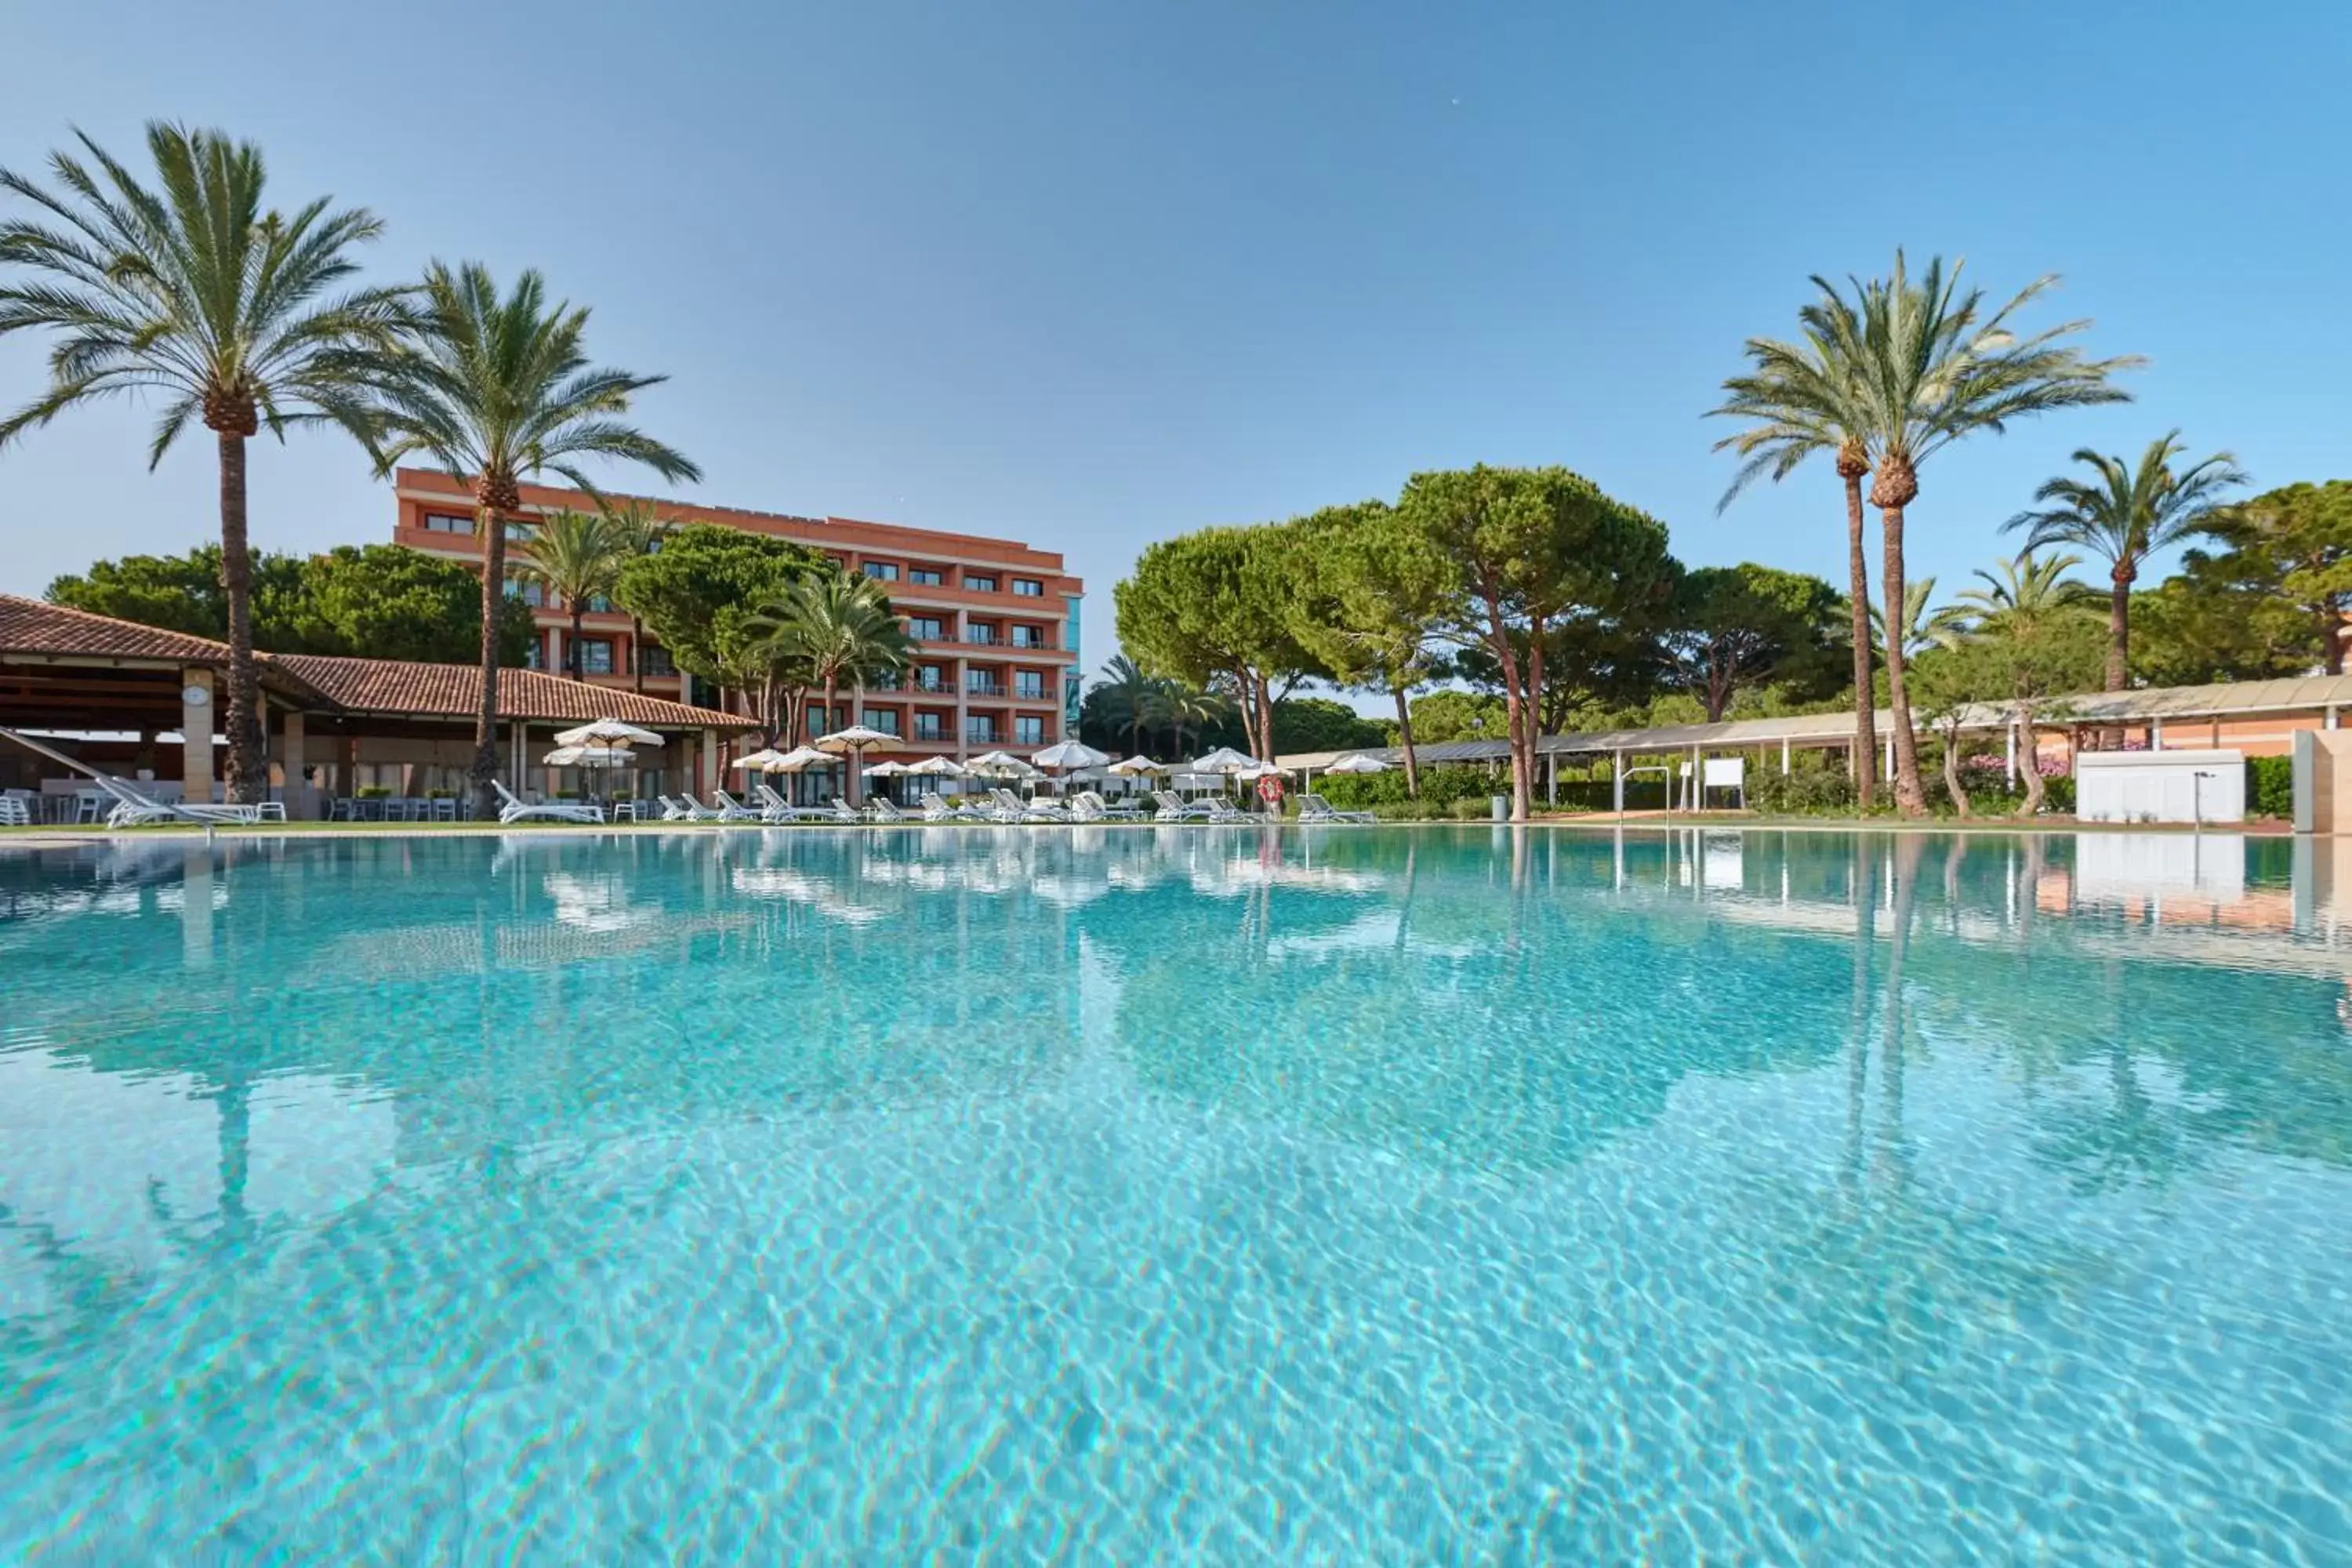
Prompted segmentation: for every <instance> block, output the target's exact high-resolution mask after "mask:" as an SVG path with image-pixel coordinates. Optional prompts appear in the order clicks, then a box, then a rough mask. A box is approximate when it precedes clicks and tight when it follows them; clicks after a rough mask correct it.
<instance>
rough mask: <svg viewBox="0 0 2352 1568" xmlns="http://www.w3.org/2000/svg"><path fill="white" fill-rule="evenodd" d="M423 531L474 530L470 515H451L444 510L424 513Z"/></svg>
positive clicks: (449, 531)
mask: <svg viewBox="0 0 2352 1568" xmlns="http://www.w3.org/2000/svg"><path fill="white" fill-rule="evenodd" d="M473 531H474V520H473V519H472V518H470V517H451V516H450V515H449V514H448V513H446V512H439V511H434V512H427V513H425V532H427V533H471V532H473Z"/></svg>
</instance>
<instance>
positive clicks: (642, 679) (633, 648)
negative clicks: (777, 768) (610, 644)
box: [629, 616, 775, 745]
mask: <svg viewBox="0 0 2352 1568" xmlns="http://www.w3.org/2000/svg"><path fill="white" fill-rule="evenodd" d="M629 663H630V664H632V665H633V666H635V668H636V672H637V695H638V696H640V697H643V696H644V695H645V694H646V622H645V617H644V616H630V617H629ZM768 744H770V745H774V744H775V742H773V741H770V742H768Z"/></svg>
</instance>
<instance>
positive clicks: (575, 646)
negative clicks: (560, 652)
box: [515, 511, 624, 680]
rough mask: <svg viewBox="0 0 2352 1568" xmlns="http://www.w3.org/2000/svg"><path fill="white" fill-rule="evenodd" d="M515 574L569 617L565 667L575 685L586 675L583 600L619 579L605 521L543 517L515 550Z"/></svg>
mask: <svg viewBox="0 0 2352 1568" xmlns="http://www.w3.org/2000/svg"><path fill="white" fill-rule="evenodd" d="M515 554H516V555H517V556H518V557H519V558H520V565H519V566H518V567H517V569H516V575H517V576H519V577H521V578H524V579H526V580H527V581H530V582H534V583H537V584H540V585H541V587H543V588H545V589H546V590H547V591H548V593H549V594H551V595H554V596H555V597H556V598H559V599H561V600H562V602H563V605H564V607H565V608H567V609H569V610H570V611H571V612H572V641H571V644H570V646H569V647H567V648H566V649H565V655H566V658H565V665H564V668H567V669H569V670H570V671H571V672H572V679H574V680H584V679H587V672H586V671H585V670H584V669H583V668H581V663H580V619H581V617H582V616H584V615H585V614H587V611H588V601H589V600H591V599H594V598H599V597H602V596H604V595H609V594H611V593H612V591H613V584H614V583H615V582H616V581H617V580H618V579H619V577H620V575H621V563H622V561H623V559H624V557H623V556H622V554H621V550H620V544H619V542H618V541H617V540H615V539H614V537H613V531H612V529H611V528H610V527H609V526H608V525H607V524H606V523H605V521H604V518H602V517H600V516H597V515H595V514H593V513H590V512H584V511H559V512H556V513H554V514H553V515H552V516H550V517H546V518H542V519H541V520H540V521H539V523H538V524H537V525H536V526H535V527H534V528H533V529H532V530H531V535H530V538H529V539H527V540H525V541H523V542H522V543H521V544H520V546H519V547H518V548H517V550H516V551H515Z"/></svg>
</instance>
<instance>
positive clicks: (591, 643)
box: [580, 637, 613, 675]
mask: <svg viewBox="0 0 2352 1568" xmlns="http://www.w3.org/2000/svg"><path fill="white" fill-rule="evenodd" d="M580 673H581V674H583V675H610V674H612V673H613V639H612V638H611V637H582V638H581V639H580Z"/></svg>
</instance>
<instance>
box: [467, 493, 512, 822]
mask: <svg viewBox="0 0 2352 1568" xmlns="http://www.w3.org/2000/svg"><path fill="white" fill-rule="evenodd" d="M474 526H475V527H476V528H477V529H478V530H480V531H481V535H482V705H481V707H480V709H479V710H478V711H477V712H476V714H475V716H474V766H473V772H472V783H473V785H474V816H475V818H476V819H477V820H478V821H485V822H487V821H489V820H491V819H493V818H495V817H496V816H498V814H499V797H498V795H497V792H496V791H494V790H493V789H492V788H491V787H490V786H491V783H492V781H493V780H495V779H496V778H497V777H498V776H499V616H502V615H504V614H505V613H506V605H507V525H506V522H505V520H504V519H502V518H500V517H499V514H498V512H497V511H496V510H493V509H492V508H489V507H487V506H484V507H478V508H476V509H475V512H474Z"/></svg>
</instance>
